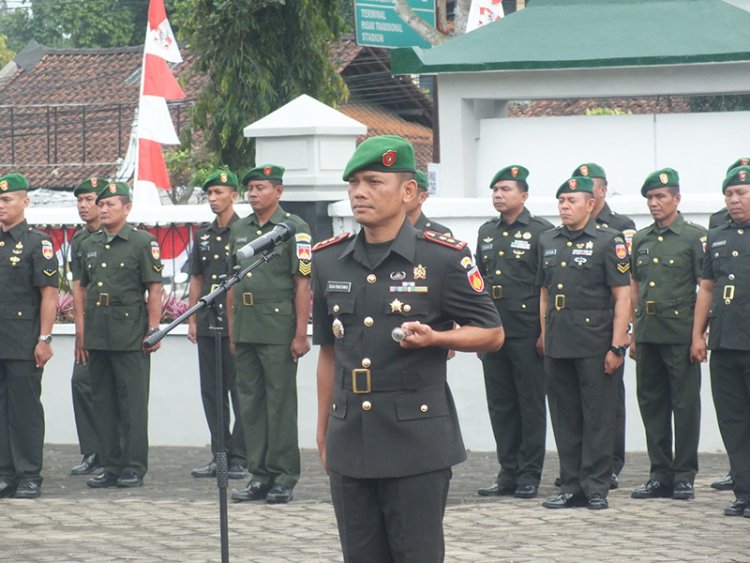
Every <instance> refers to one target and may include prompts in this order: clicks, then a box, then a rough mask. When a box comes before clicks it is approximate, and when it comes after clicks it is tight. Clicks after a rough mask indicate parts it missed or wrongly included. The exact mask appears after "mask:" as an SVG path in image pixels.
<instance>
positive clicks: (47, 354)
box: [34, 340, 53, 368]
mask: <svg viewBox="0 0 750 563" xmlns="http://www.w3.org/2000/svg"><path fill="white" fill-rule="evenodd" d="M52 355H53V352H52V345H51V344H48V343H47V342H43V341H41V340H40V341H39V342H37V343H36V346H35V347H34V361H35V362H36V367H38V368H43V367H44V364H46V363H47V362H48V361H49V359H50V358H51V357H52Z"/></svg>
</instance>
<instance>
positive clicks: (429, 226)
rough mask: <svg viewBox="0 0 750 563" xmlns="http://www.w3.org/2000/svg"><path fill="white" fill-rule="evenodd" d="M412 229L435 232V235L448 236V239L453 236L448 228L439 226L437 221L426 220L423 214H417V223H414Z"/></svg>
mask: <svg viewBox="0 0 750 563" xmlns="http://www.w3.org/2000/svg"><path fill="white" fill-rule="evenodd" d="M414 227H415V228H416V229H418V230H420V231H435V232H436V233H441V234H444V235H448V236H449V237H452V236H453V234H452V233H451V230H450V229H449V228H448V227H446V226H445V225H441V224H440V223H438V222H437V221H433V220H432V219H428V218H427V216H426V215H425V214H424V213H420V214H419V218H418V219H417V222H416V223H414Z"/></svg>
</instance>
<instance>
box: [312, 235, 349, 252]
mask: <svg viewBox="0 0 750 563" xmlns="http://www.w3.org/2000/svg"><path fill="white" fill-rule="evenodd" d="M351 236H352V235H351V233H341V234H340V235H336V236H335V237H331V238H327V239H325V240H321V241H320V242H318V243H316V244H315V246H313V247H312V251H313V252H317V251H318V250H321V249H323V248H328V247H329V246H333V245H334V244H338V243H340V242H343V241H345V240H348V239H349V237H351Z"/></svg>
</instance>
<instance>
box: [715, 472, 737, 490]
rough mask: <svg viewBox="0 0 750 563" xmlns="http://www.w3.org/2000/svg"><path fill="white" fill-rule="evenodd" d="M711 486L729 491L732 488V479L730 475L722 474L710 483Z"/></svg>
mask: <svg viewBox="0 0 750 563" xmlns="http://www.w3.org/2000/svg"><path fill="white" fill-rule="evenodd" d="M711 488H712V489H716V490H717V491H731V490H732V489H734V479H733V478H732V476H731V475H724V477H722V478H721V479H719V480H718V481H714V482H713V483H711Z"/></svg>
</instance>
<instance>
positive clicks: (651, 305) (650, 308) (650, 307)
mask: <svg viewBox="0 0 750 563" xmlns="http://www.w3.org/2000/svg"><path fill="white" fill-rule="evenodd" d="M684 306H687V307H690V310H691V311H692V310H693V307H694V306H695V302H692V303H691V302H688V301H685V302H675V301H671V302H666V303H660V302H657V301H644V302H643V310H644V311H645V312H646V314H647V315H655V314H656V313H658V312H659V311H666V310H667V309H672V310H674V308H675V307H684Z"/></svg>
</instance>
